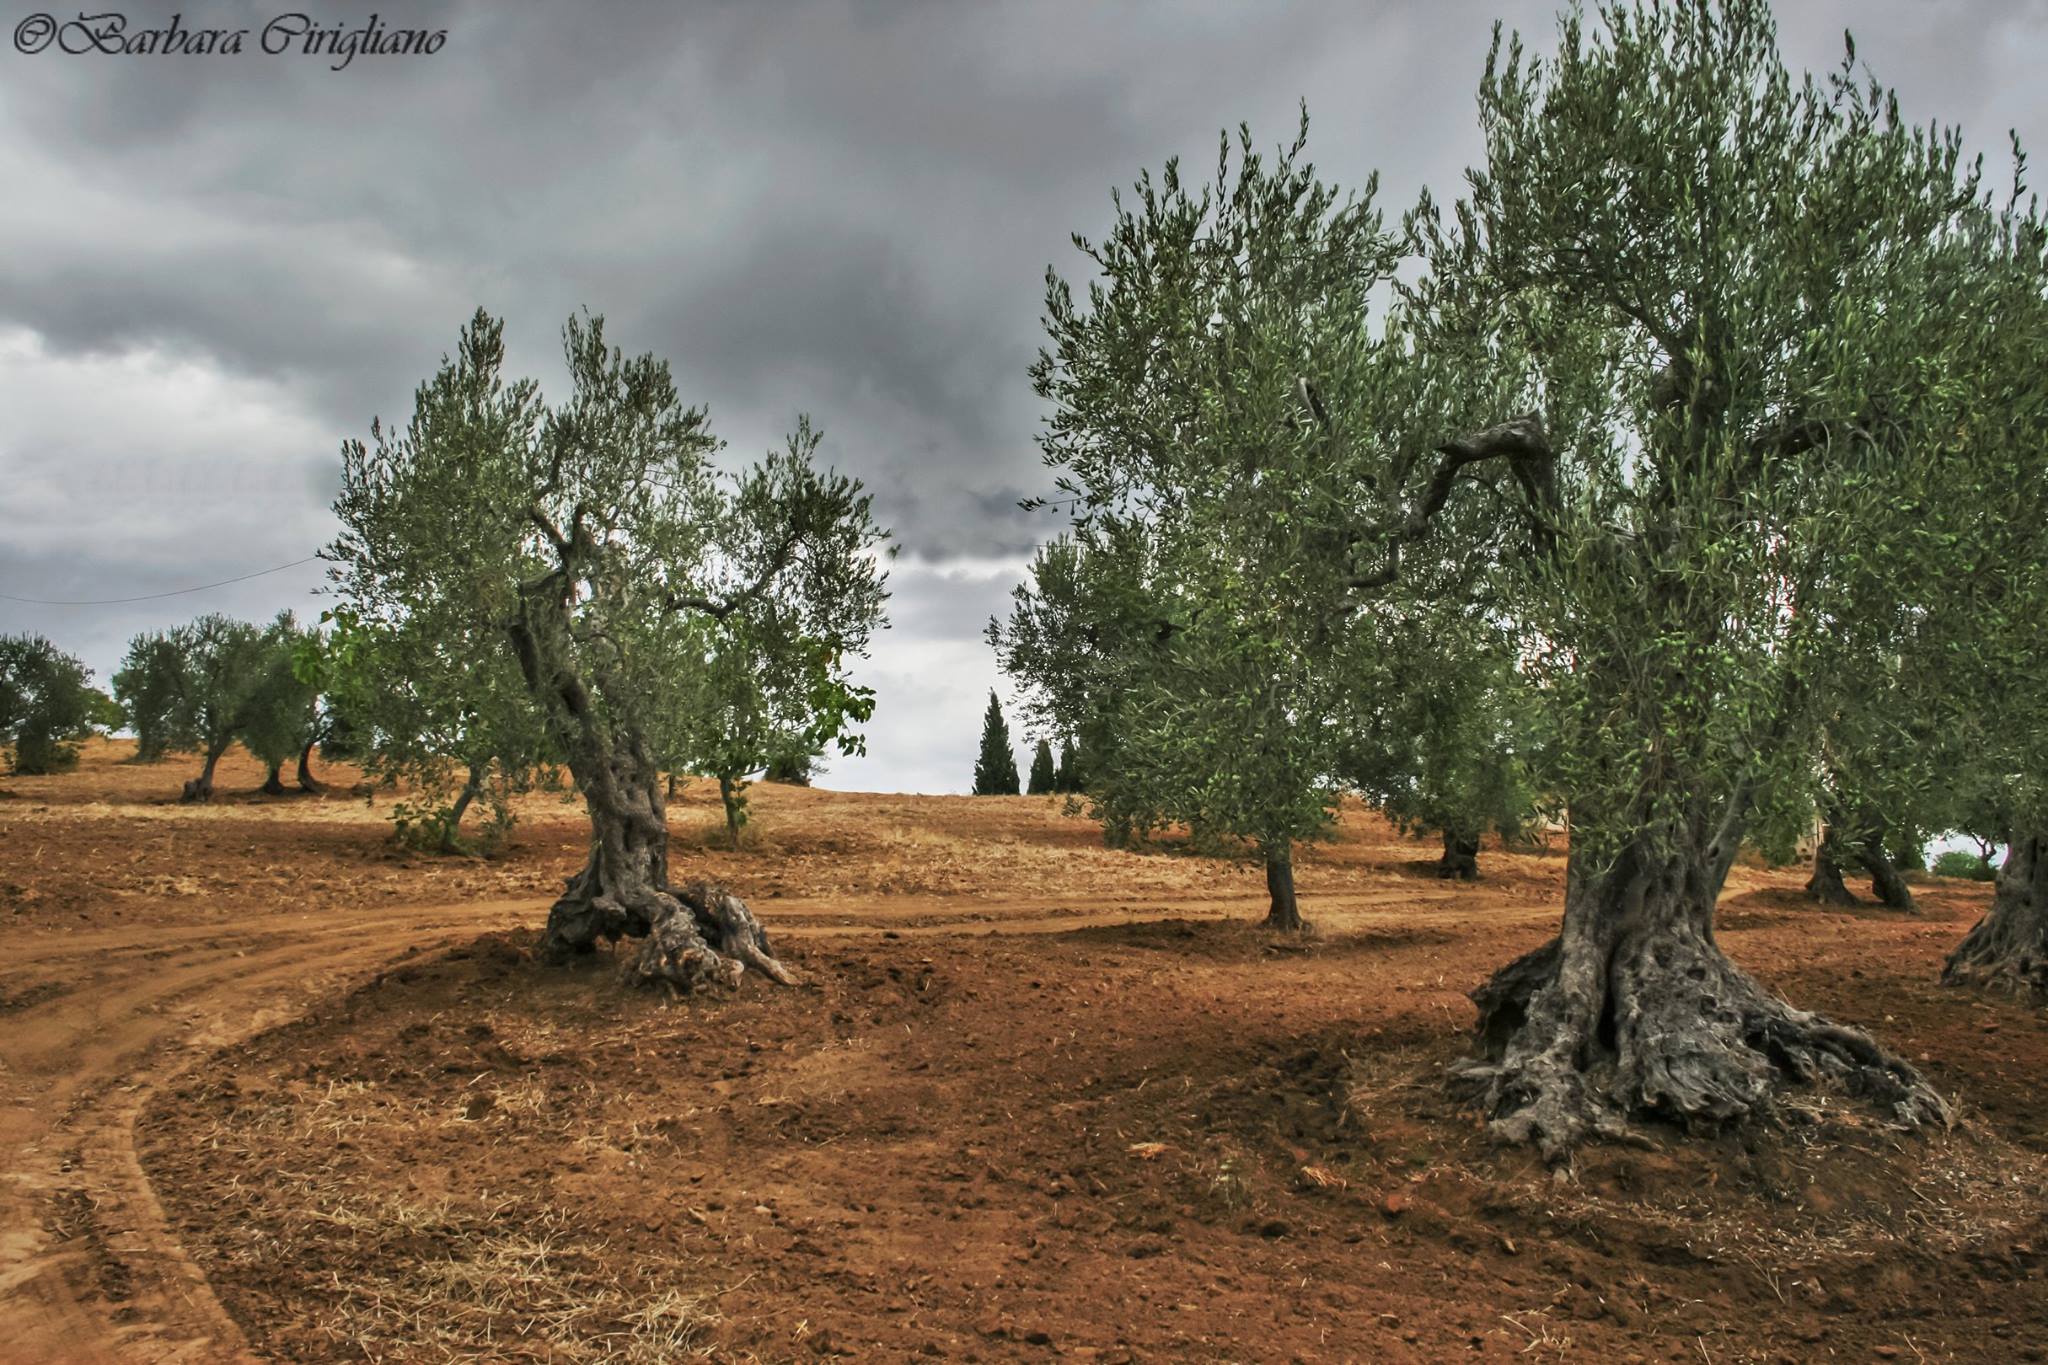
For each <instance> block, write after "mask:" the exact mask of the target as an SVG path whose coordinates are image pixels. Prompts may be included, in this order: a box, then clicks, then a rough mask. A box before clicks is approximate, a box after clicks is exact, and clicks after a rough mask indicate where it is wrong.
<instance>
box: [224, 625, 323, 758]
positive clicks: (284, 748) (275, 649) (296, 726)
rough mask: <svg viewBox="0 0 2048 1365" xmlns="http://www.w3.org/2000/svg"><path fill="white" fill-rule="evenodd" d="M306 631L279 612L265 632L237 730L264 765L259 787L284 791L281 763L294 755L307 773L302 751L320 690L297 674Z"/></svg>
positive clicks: (314, 723)
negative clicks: (258, 668) (254, 683)
mask: <svg viewBox="0 0 2048 1365" xmlns="http://www.w3.org/2000/svg"><path fill="white" fill-rule="evenodd" d="M305 639H306V632H305V631H304V630H302V629H301V628H300V627H299V623H298V621H297V620H296V619H295V618H294V617H293V615H292V613H290V612H288V611H287V612H282V613H280V614H279V615H278V617H277V619H276V620H275V621H273V622H271V625H270V628H269V630H267V631H266V632H265V633H264V638H263V644H264V659H263V665H262V667H263V677H262V681H261V683H260V684H258V687H257V690H256V694H255V696H253V697H252V698H251V699H250V703H249V710H248V714H247V716H246V718H245V719H244V721H243V723H242V727H241V730H240V735H241V740H242V745H243V747H245V748H246V749H248V751H249V752H250V753H251V754H252V755H254V756H255V758H256V760H257V761H258V762H259V763H261V764H262V765H263V769H264V775H263V791H264V792H265V794H267V795H270V796H282V795H284V794H285V790H286V788H285V785H284V779H283V772H284V765H285V764H287V763H290V762H292V761H294V760H298V761H299V764H300V772H302V773H303V772H305V771H306V769H305V762H304V760H305V757H306V751H307V750H308V749H309V748H311V747H312V745H313V742H314V736H315V734H316V733H317V729H318V726H319V723H320V692H319V688H318V687H317V686H316V685H315V684H314V682H313V681H311V680H310V679H307V678H305V677H303V676H302V675H301V670H300V668H299V657H300V652H301V649H302V647H303V645H304V643H305Z"/></svg>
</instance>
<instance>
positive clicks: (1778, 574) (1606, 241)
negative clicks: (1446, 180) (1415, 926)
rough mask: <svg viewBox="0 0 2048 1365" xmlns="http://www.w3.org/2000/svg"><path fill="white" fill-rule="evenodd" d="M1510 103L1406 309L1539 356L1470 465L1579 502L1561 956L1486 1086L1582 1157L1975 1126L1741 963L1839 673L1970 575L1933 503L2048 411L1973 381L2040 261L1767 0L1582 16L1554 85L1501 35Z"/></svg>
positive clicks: (1553, 631) (1910, 130) (1564, 725)
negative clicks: (1512, 410) (1634, 1148)
mask: <svg viewBox="0 0 2048 1365" xmlns="http://www.w3.org/2000/svg"><path fill="white" fill-rule="evenodd" d="M1479 102H1480V121H1481V131H1482V133H1483V136H1484V144H1485V160H1484V163H1483V164H1482V165H1481V166H1480V167H1478V168H1476V169H1474V170H1473V171H1471V172H1470V173H1469V175H1468V182H1469V189H1468V192H1467V194H1466V195H1465V196H1464V197H1463V198H1462V199H1461V200H1459V201H1458V203H1457V204H1456V206H1455V210H1454V212H1453V214H1452V215H1451V218H1450V220H1449V221H1448V222H1446V221H1445V219H1444V218H1443V216H1442V215H1441V214H1440V213H1438V212H1437V211H1436V209H1435V208H1434V206H1426V207H1425V210H1424V211H1423V212H1422V213H1421V215H1420V216H1419V218H1418V224H1419V226H1420V227H1421V228H1422V230H1423V232H1424V235H1425V238H1426V241H1427V248H1428V254H1429V271H1428V274H1427V275H1426V276H1425V277H1424V278H1423V280H1422V281H1421V282H1420V283H1419V284H1418V285H1417V286H1416V288H1415V290H1414V293H1413V302H1414V306H1415V307H1416V308H1417V309H1418V311H1419V312H1422V313H1424V314H1426V316H1427V317H1428V318H1429V319H1430V321H1431V325H1432V327H1433V328H1434V329H1435V331H1436V332H1437V333H1438V334H1439V335H1441V336H1443V337H1445V338H1446V339H1447V340H1455V339H1457V338H1461V337H1462V338H1468V339H1469V338H1472V337H1481V338H1485V339H1486V344H1488V345H1489V346H1497V347H1498V348H1499V349H1500V351H1501V353H1502V354H1504V355H1511V356H1521V357H1526V360H1524V361H1523V362H1522V363H1521V364H1520V365H1519V366H1518V371H1519V383H1520V386H1521V392H1520V394H1519V399H1520V402H1519V404H1518V405H1517V406H1519V407H1521V408H1523V409H1524V410H1525V413H1526V415H1524V416H1522V417H1520V418H1517V419H1513V420H1512V421H1511V422H1510V423H1509V424H1508V425H1507V426H1504V427H1503V428H1501V429H1500V430H1499V432H1498V433H1496V434H1494V435H1491V436H1481V437H1471V438H1454V440H1453V442H1452V443H1453V445H1455V446H1459V447H1462V448H1465V449H1469V450H1471V451H1473V452H1474V453H1475V454H1476V455H1479V456H1481V457H1484V456H1485V455H1487V454H1488V453H1517V452H1518V453H1520V454H1522V455H1523V456H1525V457H1527V458H1531V459H1534V460H1538V461H1541V462H1543V463H1544V464H1546V465H1547V466H1548V467H1549V468H1550V470H1551V471H1552V475H1553V483H1552V486H1553V487H1554V489H1555V494H1554V496H1553V497H1549V498H1539V499H1535V500H1533V501H1532V504H1531V507H1530V509H1529V516H1530V518H1531V520H1532V524H1533V525H1534V526H1536V527H1537V528H1538V530H1539V533H1540V536H1541V538H1542V539H1543V540H1544V541H1546V542H1547V544H1548V548H1547V550H1546V552H1544V553H1541V554H1538V555H1536V556H1534V557H1532V558H1530V559H1528V560H1526V561H1522V563H1521V572H1520V574H1519V577H1518V578H1517V580H1516V581H1515V582H1514V583H1513V585H1512V591H1511V595H1512V598H1513V614H1514V616H1515V617H1516V619H1518V620H1519V621H1520V622H1522V623H1523V625H1524V627H1525V629H1526V631H1527V632H1528V635H1527V640H1528V651H1529V655H1530V667H1531V670H1532V673H1533V675H1534V676H1535V677H1536V679H1537V681H1538V682H1539V683H1540V684H1541V690H1542V695H1543V696H1544V697H1545V698H1546V699H1547V707H1546V709H1547V711H1548V712H1549V714H1550V717H1551V722H1550V723H1551V725H1552V727H1553V729H1554V733H1555V737H1556V742H1557V744H1558V749H1559V753H1560V755H1561V766H1560V771H1559V779H1560V789H1561V792H1562V795H1563V796H1564V797H1565V799H1566V801H1567V803H1568V806H1569V812H1570V827H1571V828H1570V834H1571V849H1570V862H1569V870H1568V874H1567V885H1566V892H1565V908H1564V923H1563V927H1562V930H1561V932H1560V934H1559V936H1558V937H1557V938H1556V939H1554V940H1552V941H1551V942H1550V943H1548V944H1547V945H1545V946H1544V947H1542V948H1540V949H1538V950H1536V951H1535V952H1532V953H1530V954H1528V955H1527V956H1525V957H1523V958H1521V959H1519V960H1517V961H1516V962H1514V963H1512V964H1510V965H1509V966H1507V967H1505V968H1503V969H1502V970H1501V971H1500V972H1499V973H1498V974H1497V975H1496V976H1495V977H1494V978H1493V979H1492V980H1491V981H1490V982H1488V983H1487V984H1486V985H1485V986H1483V987H1482V988H1481V989H1479V990H1478V991H1476V992H1475V994H1474V998H1475V1000H1476V1001H1477V1003H1478V1005H1479V1011H1480V1022H1479V1031H1480V1037H1481V1041H1482V1054H1483V1055H1482V1056H1480V1057H1479V1058H1477V1059H1475V1060H1474V1061H1473V1062H1472V1063H1470V1064H1469V1065H1467V1066H1466V1067H1465V1068H1464V1069H1463V1073H1462V1082H1463V1084H1464V1085H1465V1086H1466V1087H1467V1088H1468V1091H1469V1093H1470V1094H1472V1095H1473V1096H1474V1097H1475V1098H1476V1099H1477V1100H1478V1102H1479V1103H1480V1104H1481V1105H1482V1106H1483V1108H1484V1109H1485V1110H1486V1111H1487V1112H1488V1113H1489V1114H1490V1115H1491V1116H1492V1119H1493V1128H1494V1130H1495V1131H1496V1132H1497V1133H1498V1134H1500V1135H1502V1136H1504V1137H1508V1138H1513V1139H1524V1140H1530V1141H1533V1142H1535V1143H1537V1144H1538V1145H1539V1146H1540V1147H1541V1148H1542V1149H1543V1150H1545V1151H1546V1152H1547V1153H1549V1154H1550V1155H1552V1156H1561V1155H1562V1154H1563V1153H1565V1152H1567V1151H1568V1150H1569V1148H1570V1147H1571V1145H1572V1144H1573V1143H1574V1142H1576V1141H1577V1140H1579V1139H1580V1138H1581V1137H1583V1136H1584V1135H1585V1134H1587V1133H1589V1132H1593V1131H1612V1130H1615V1129H1617V1128H1619V1127H1620V1126H1622V1125H1623V1123H1624V1122H1625V1121H1626V1119H1627V1118H1628V1117H1629V1116H1631V1115H1655V1116H1659V1117H1662V1118H1665V1119H1668V1120H1672V1121H1675V1122H1678V1123H1681V1124H1685V1125H1689V1126H1690V1125H1711V1124H1718V1123H1724V1122H1729V1121H1735V1120H1739V1119H1743V1118H1746V1117H1752V1116H1758V1115H1763V1114H1766V1113H1769V1112H1770V1111H1771V1110H1772V1108H1773V1105H1774V1097H1775V1095H1776V1094H1777V1092H1778V1091H1779V1090H1780V1089H1781V1088H1783V1087H1785V1086H1788V1085H1811V1084H1817V1083H1826V1084H1829V1085H1832V1086H1835V1087H1838V1088H1839V1089H1841V1090H1844V1091H1846V1092H1848V1093H1850V1094H1854V1095H1857V1096H1860V1097H1863V1098H1864V1099H1866V1100H1867V1101H1869V1102H1871V1103H1872V1104H1874V1105H1875V1106H1876V1107H1877V1108H1878V1109H1879V1110H1880V1111H1881V1112H1882V1113H1883V1114H1885V1115H1886V1116H1887V1117H1889V1118H1890V1119H1892V1120H1894V1121H1896V1122H1899V1123H1902V1124H1918V1123H1923V1122H1928V1121H1937V1122H1938V1121H1942V1120H1945V1119H1946V1117H1947V1114H1948V1109H1947V1106H1946V1104H1945V1103H1944V1102H1943V1100H1942V1098H1941V1097H1940V1096H1939V1095H1938V1094H1937V1093H1936V1092H1935V1091H1934V1090H1933V1088H1932V1087H1930V1086H1929V1085H1928V1084H1927V1082H1926V1081H1925V1080H1924V1079H1923V1078H1922V1077H1921V1076H1920V1075H1919V1074H1918V1073H1917V1072H1916V1071H1915V1070H1914V1069H1913V1068H1912V1067H1911V1066H1909V1065H1908V1064H1906V1063H1905V1062H1903V1061H1902V1060H1900V1059H1899V1058H1898V1057H1896V1056H1894V1055H1893V1054H1892V1053H1890V1052H1888V1051H1886V1050H1885V1049H1884V1048H1882V1047H1881V1046H1879V1045H1878V1044H1877V1043H1875V1042H1873V1041H1872V1040H1871V1039H1870V1038H1869V1037H1868V1036H1866V1035H1865V1034H1863V1033H1861V1032H1859V1031H1857V1030H1855V1029H1853V1028H1848V1027H1844V1026H1841V1025H1838V1024H1835V1023H1832V1022H1829V1021H1827V1020H1825V1019H1822V1018H1819V1017H1816V1016H1815V1015H1812V1014H1809V1013H1806V1012H1804V1011H1801V1010H1799V1009H1796V1008H1794V1007H1792V1006H1791V1005H1789V1004H1787V1003H1785V1002H1784V1001H1782V1000H1780V999H1778V998H1777V997H1776V996H1774V995H1773V994H1772V993H1770V992H1769V991H1767V990H1765V989H1764V988H1763V987H1762V986H1760V985H1759V984H1758V983H1757V982H1756V981H1755V980H1754V979H1753V978H1751V977H1750V976H1749V975H1748V974H1747V973H1745V972H1743V971H1742V970H1741V969H1740V968H1738V967H1737V966H1736V965H1735V964H1734V963H1732V962H1731V961H1730V960H1729V959H1728V958H1727V957H1726V955H1725V954H1723V952H1722V951H1721V949H1720V947H1719V946H1718V944H1717V943H1716V941H1715V937H1714V931H1713V913H1714V905H1715V900H1716V898H1717V896H1718V894H1719V892H1720V890H1721V887H1722V885H1723V882H1724V880H1725V877H1726V875H1727V872H1728V868H1729V866H1730V864H1731V863H1732V861H1733V859H1734V856H1735V853H1736V850H1737V847H1738V845H1739V843H1740V842H1741V840H1742V838H1743V835H1744V832H1745V830H1746V828H1747V827H1748V826H1749V825H1750V823H1751V822H1752V821H1753V820H1754V819H1755V818H1756V816H1757V814H1758V812H1759V810H1760V809H1761V808H1762V807H1763V806H1764V805H1765V804H1768V803H1771V802H1782V801H1783V800H1785V799H1786V792H1787V790H1788V789H1791V788H1795V787H1801V786H1802V785H1803V788H1804V791H1805V793H1806V794H1807V795H1808V797H1809V799H1810V797H1811V795H1812V793H1813V790H1814V787H1815V785H1817V783H1818V781H1819V777H1818V772H1819V765H1818V764H1817V763H1816V762H1815V757H1816V754H1817V752H1818V745H1819V737H1820V733H1821V731H1822V729H1823V727H1824V725H1825V723H1826V720H1827V718H1828V717H1829V716H1830V715H1831V714H1833V713H1834V712H1835V711H1836V709H1837V704H1838V701H1839V699H1840V696H1841V693H1842V690H1843V689H1844V688H1845V687H1846V686H1849V684H1848V683H1847V682H1845V680H1846V679H1850V678H1853V677H1855V676H1856V675H1857V674H1858V672H1859V671H1860V670H1866V669H1869V668H1871V667H1874V666H1877V665H1878V664H1879V663H1880V662H1881V661H1882V660H1883V659H1884V658H1885V657H1886V656H1887V653H1888V651H1889V649H1890V648H1891V647H1892V645H1893V644H1894V643H1895V641H1896V639H1897V635H1898V628H1899V622H1900V620H1901V617H1902V614H1903V613H1904V612H1906V611H1907V610H1908V609H1909V608H1910V607H1911V606H1912V604H1914V603H1916V602H1919V601H1922V600H1924V598H1925V594H1926V591H1927V588H1928V585H1929V584H1930V583H1933V582H1938V581H1940V580H1941V579H1942V578H1943V577H1944V576H1945V575H1949V574H1953V573H1956V572H1960V571H1962V570H1963V569H1964V568H1965V567H1966V565H1967V564H1968V562H1969V560H1970V558H1971V555H1970V553H1969V546H1968V544H1967V537H1964V536H1961V535H1959V534H1957V533H1956V532H1955V531H1954V530H1953V529H1952V528H1950V527H1948V526H1947V525H1945V524H1944V521H1943V517H1942V513H1943V508H1944V506H1945V504H1944V502H1943V501H1942V499H1941V498H1940V497H1939V492H1940V486H1941V485H1942V483H1943V481H1944V480H1950V481H1952V480H1953V478H1954V475H1955V473H1956V472H1957V471H1958V470H1969V469H1972V468H1974V467H1976V465H1977V464H1979V463H1980V462H1982V461H1983V459H1984V458H1985V447H1984V445H1983V444H1982V441H1981V432H1980V430H1979V426H1980V424H1981V423H1983V422H1985V421H1988V420H1990V419H1991V416H1992V414H1991V413H1990V412H1989V411H1988V410H1987V407H1988V406H1990V405H1992V404H1993V403H1994V402H1995V404H1996V405H1998V406H2005V407H2013V406H2017V407H2020V408H2023V409H2026V410H2028V411H2032V410H2033V409H2034V408H2036V407H2038V406H2039V404H2040V401H2041V387H2040V385H2039V384H2038V383H2033V384H2031V385H2026V386H2012V387H2010V388H2007V389H2001V390H1999V391H1997V396H1996V399H1995V400H1993V399H1992V398H1990V397H1989V396H1988V395H1987V393H1986V391H1984V390H1983V389H1982V388H1981V387H1980V386H1981V385H1982V382H1983V380H1984V378H1985V375H1984V372H1983V365H1984V355H1983V353H1984V350H1985V348H1986V346H1987V345H1988V344H1989V342H1990V336H1991V333H1992V331H1993V330H1994V329H1995V328H1996V327H1997V325H1998V322H1997V318H1998V315H1999V311H2000V310H1999V307H1998V304H1999V301H2000V296H2001V293H2002V291H2003V290H2004V288H2005V286H2006V279H2007V275H2006V272H2005V271H2004V270H2003V269H2002V268H2001V266H2000V261H2001V260H2002V259H2003V258H2004V256H2005V255H2006V254H2009V253H2006V252H2005V251H2004V249H2003V248H2002V247H2001V245H2000V243H1999V242H1998V241H1997V240H1996V238H1997V234H1996V233H1995V232H1992V231H1989V230H1988V229H1987V226H1986V225H1987V222H1988V221H1989V220H1990V218H1991V217H1992V213H1991V209H1990V207H1989V205H1988V204H1987V203H1986V202H1985V201H1984V199H1983V198H1981V197H1980V195H1979V191H1978V185H1977V180H1976V175H1975V172H1974V170H1973V169H1972V168H1971V167H1970V166H1968V165H1967V164H1966V163H1964V162H1963V160H1962V158H1961V154H1960V146H1961V139H1960V135H1959V134H1958V133H1955V132H1953V131H1949V132H1941V131H1939V130H1933V129H1929V128H1924V127H1916V126H1912V125H1908V124H1906V123H1905V122H1904V121H1903V120H1902V119H1901V118H1900V117H1899V114H1898V110H1897V106H1896V103H1895V101H1894V100H1892V98H1891V97H1890V96H1889V95H1888V94H1887V93H1886V92H1885V91H1884V90H1883V89H1882V88H1881V87H1879V86H1878V85H1876V84H1875V83H1874V82H1873V81H1870V80H1869V79H1868V78H1867V77H1866V76H1865V75H1864V74H1863V73H1862V72H1860V71H1859V70H1858V69H1857V68H1856V67H1855V66H1854V65H1853V52H1852V54H1851V60H1849V61H1845V63H1844V65H1843V68H1842V69H1841V70H1840V71H1839V72H1837V73H1836V74H1834V75H1833V76H1831V77H1829V78H1827V79H1825V80H1815V79H1813V78H1811V77H1808V78H1806V79H1804V80H1795V79H1794V78H1793V77H1792V76H1791V75H1790V74H1789V73H1788V72H1787V70H1786V69H1785V67H1784V65H1783V63H1782V61H1781V60H1780V58H1779V55H1778V52H1777V47H1776V38H1775V32H1774V28H1773V22H1772V19H1771V15H1770V12H1769V9H1768V6H1767V5H1766V4H1764V3H1762V0H1725V2H1724V3H1711V4H1699V5H1683V6H1659V7H1647V6H1624V5H1611V6H1604V7H1602V8H1601V9H1600V10H1599V12H1598V15H1597V19H1596V21H1595V22H1594V23H1593V24H1592V25H1591V26H1589V25H1588V24H1586V23H1585V22H1584V21H1583V20H1582V18H1581V16H1580V15H1579V14H1578V13H1576V12H1574V13H1573V14H1571V15H1569V16H1567V17H1566V18H1565V19H1563V20H1562V21H1561V23H1560V40H1559V45H1558V50H1557V52H1556V54H1555V56H1554V57H1551V58H1549V59H1538V58H1534V57H1532V56H1530V55H1529V54H1528V53H1526V52H1525V51H1524V50H1523V48H1522V45H1521V43H1520V40H1519V38H1516V39H1514V40H1512V41H1508V42H1505V43H1504V42H1503V41H1502V38H1501V36H1500V33H1499V31H1498V30H1496V34H1495V41H1494V47H1493V51H1492V53H1491V54H1490V56H1489V58H1488V61H1487V67H1486V74H1485V77H1484V79H1483V80H1482V82H1481V85H1480V101H1479ZM1504 416H1505V414H1504Z"/></svg>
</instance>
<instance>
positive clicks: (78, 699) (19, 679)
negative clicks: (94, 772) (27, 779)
mask: <svg viewBox="0 0 2048 1365" xmlns="http://www.w3.org/2000/svg"><path fill="white" fill-rule="evenodd" d="M91 678H92V673H91V670H89V669H87V668H86V666H85V665H84V664H82V663H80V662H79V661H78V660H77V659H76V658H74V657H73V656H71V655H69V654H66V653H65V652H64V651H63V650H61V649H58V648H57V647H56V646H55V645H53V644H51V643H50V642H49V641H48V640H46V639H44V638H43V637H42V636H40V635H0V743H5V744H6V745H8V746H9V747H10V748H12V749H13V750H14V756H13V771H15V772H17V773H21V774H23V775H25V776H26V775H36V774H44V773H56V772H63V771H65V770H66V769H68V768H71V767H73V766H75V765H76V764H77V762H78V746H77V744H76V743H74V742H73V741H75V740H76V739H77V738H78V737H79V735H81V734H84V733H89V732H90V730H91V727H92V724H93V721H94V718H95V716H96V714H97V708H96V707H95V706H94V704H93V703H94V698H95V696H96V694H95V693H94V691H93V689H92V686H91Z"/></svg>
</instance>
